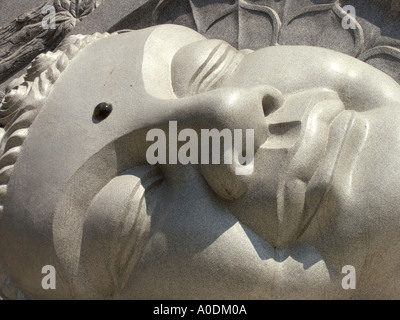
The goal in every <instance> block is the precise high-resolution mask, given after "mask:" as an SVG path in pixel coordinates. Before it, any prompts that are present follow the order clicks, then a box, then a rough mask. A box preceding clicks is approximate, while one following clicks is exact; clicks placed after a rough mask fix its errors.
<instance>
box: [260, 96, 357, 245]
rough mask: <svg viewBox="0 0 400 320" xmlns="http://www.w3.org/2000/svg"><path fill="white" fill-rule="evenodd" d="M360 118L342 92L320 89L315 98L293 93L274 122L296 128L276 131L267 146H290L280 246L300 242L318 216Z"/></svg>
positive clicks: (280, 194)
mask: <svg viewBox="0 0 400 320" xmlns="http://www.w3.org/2000/svg"><path fill="white" fill-rule="evenodd" d="M307 101H308V102H307ZM300 114H302V115H301V116H300ZM357 118H359V117H358V116H357V113H356V112H354V111H351V110H345V107H344V105H343V103H342V102H341V100H340V99H339V97H338V96H337V94H336V93H334V92H332V91H322V93H321V91H319V93H317V94H316V95H314V96H313V97H312V98H311V100H310V95H309V93H308V97H306V95H303V94H299V95H294V96H293V97H289V98H288V100H287V102H286V107H285V106H283V107H282V110H279V114H276V115H274V117H273V118H272V119H271V118H270V119H269V120H268V121H269V127H270V128H271V126H272V127H273V126H276V124H277V123H278V122H280V123H282V121H284V122H283V123H284V124H286V126H287V127H291V129H290V130H287V131H285V132H284V133H283V134H280V136H279V135H276V134H275V135H274V134H272V136H271V137H270V138H268V139H267V141H266V142H265V144H264V145H263V146H261V148H265V149H273V148H274V146H281V147H282V145H283V146H284V147H285V148H287V156H286V158H285V160H284V161H283V164H282V171H281V172H282V174H281V177H280V179H279V182H278V185H277V198H276V199H277V209H276V213H277V234H276V242H275V246H276V247H277V248H284V247H287V246H289V245H291V244H293V243H295V242H296V240H297V239H298V238H299V237H300V236H301V235H302V234H303V233H304V232H305V231H306V229H307V227H308V226H309V225H310V222H311V220H312V219H313V218H314V217H315V215H316V214H317V212H318V209H319V206H320V203H321V202H322V201H323V199H324V197H325V195H326V194H327V192H328V191H329V189H330V186H331V184H332V179H333V176H334V174H335V169H336V167H337V162H338V160H339V158H340V155H341V150H342V148H343V145H344V144H345V142H346V140H347V137H348V136H349V134H350V132H351V131H352V128H353V127H354V124H355V123H357V121H356V119H357ZM295 123H297V124H298V125H297V126H296V125H294V124H295ZM287 124H290V125H287ZM296 127H297V129H296ZM299 127H301V128H299ZM358 127H360V126H358ZM296 130H297V132H296ZM270 131H271V130H270ZM359 141H362V139H360V140H359ZM279 142H281V143H279ZM352 143H353V141H352ZM356 143H358V142H357V141H356ZM355 149H358V147H357V145H355ZM356 156H357V155H356V154H355V155H354V157H353V161H354V160H355V158H356Z"/></svg>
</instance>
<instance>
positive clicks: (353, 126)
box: [0, 25, 400, 299]
mask: <svg viewBox="0 0 400 320" xmlns="http://www.w3.org/2000/svg"><path fill="white" fill-rule="evenodd" d="M89 40H90V39H89ZM89 40H88V38H82V39H80V40H79V41H78V42H75V43H74V44H71V45H69V46H66V47H65V48H64V49H65V50H64V52H65V55H66V56H65V57H64V56H62V55H56V56H54V57H53V56H51V57H53V58H54V59H53V60H54V61H53V62H54V63H53V64H52V67H50V68H48V69H45V68H44V67H43V65H42V64H41V60H40V59H44V57H42V58H39V59H38V60H37V61H36V64H35V62H34V63H33V65H32V68H31V70H30V71H29V72H28V75H27V76H26V77H25V82H24V83H22V84H21V85H20V86H19V87H17V88H15V89H13V90H14V91H15V92H17V91H18V90H25V91H29V90H30V92H31V93H30V94H28V95H27V96H26V97H25V99H23V102H21V103H20V106H19V108H18V109H17V108H16V107H13V106H12V103H11V102H12V101H13V94H17V93H18V92H17V93H14V91H12V90H11V91H10V92H9V93H8V100H7V96H6V98H5V100H4V101H3V105H5V106H7V103H8V104H9V105H10V107H9V108H8V109H7V108H4V106H3V111H2V112H3V113H4V116H3V118H6V117H7V116H9V118H7V119H6V120H4V121H3V122H4V123H3V124H4V125H5V133H4V136H3V141H2V146H1V148H2V153H3V157H2V158H1V159H0V166H2V169H1V170H3V175H2V173H1V171H0V180H1V181H0V182H1V183H2V184H3V185H2V186H1V187H2V188H3V189H4V191H2V197H3V199H2V204H3V215H2V219H1V231H0V237H1V238H0V243H1V263H2V265H3V267H4V269H5V271H6V273H7V274H8V275H9V277H10V278H11V280H12V281H13V283H14V284H15V286H16V287H18V288H19V289H20V290H21V291H22V292H23V293H24V295H25V296H26V297H28V298H56V299H59V298H62V299H64V298H72V299H80V298H81V299H87V298H89V299H102V298H117V299H136V298H150V299H158V298H162V299H269V298H273V299H274V298H278V299H287V298H288V299H292V298H344V299H346V298H366V297H367V298H371V297H376V296H375V294H378V293H379V297H398V294H399V292H398V287H399V286H398V281H399V280H398V279H399V277H398V274H397V272H396V268H397V265H398V264H399V263H400V257H399V255H398V253H397V252H398V251H399V250H398V248H397V243H398V240H399V239H398V238H399V235H398V232H397V230H398V227H399V219H398V208H399V205H400V203H399V202H400V197H399V193H398V190H400V182H399V181H400V179H398V172H399V170H398V169H397V167H398V165H397V163H398V162H399V160H398V159H399V154H400V149H399V147H398V146H399V145H400V144H399V143H396V142H397V141H398V140H399V139H400V135H399V132H398V129H397V123H398V121H399V120H400V119H399V117H400V113H399V111H398V110H400V109H399V107H400V87H399V86H398V84H397V83H396V82H395V81H394V80H392V79H391V78H390V77H389V76H387V75H385V74H383V73H382V72H380V71H378V70H376V69H374V68H373V67H370V66H368V65H366V64H364V63H363V62H360V61H358V60H356V59H353V58H351V57H348V56H346V55H343V54H340V53H337V52H333V51H330V50H326V49H320V48H312V47H270V48H265V49H261V50H258V51H255V52H252V51H250V50H245V51H238V50H236V49H234V48H232V47H231V46H229V45H228V44H227V43H225V42H223V41H220V40H206V39H205V38H204V37H202V36H201V35H199V34H198V33H196V32H194V31H192V30H189V29H187V28H184V27H179V26H173V25H164V26H158V27H154V28H149V29H144V30H138V31H132V32H125V33H119V34H113V35H110V36H107V37H104V38H102V39H100V40H97V41H89ZM85 41H86V42H87V43H86V44H85ZM91 42H93V43H91ZM80 47H82V48H80ZM79 49H80V50H79ZM72 57H73V59H72ZM57 59H58V60H57ZM67 60H69V61H67ZM57 68H58V69H57ZM61 69H62V70H61ZM49 70H50V71H49ZM57 70H58V71H59V73H58V74H57V75H56V76H55V78H57V80H56V81H55V80H54V79H53V78H52V76H54V74H56V73H57ZM45 76H46V77H47V78H48V79H53V80H52V81H50V85H51V88H47V87H46V85H44V84H43V83H44V78H43V77H45ZM40 81H42V82H40ZM35 86H36V87H35ZM32 92H33V93H32ZM40 94H42V95H44V96H45V99H43V102H41V103H39V104H38V103H36V105H35V103H33V102H32V101H34V98H35V97H37V96H38V95H40ZM10 101H11V102H10ZM33 106H36V107H35V108H34V107H33ZM10 114H11V115H12V116H10ZM172 120H174V121H177V125H178V129H185V128H191V129H193V130H195V131H196V132H198V133H200V132H201V130H202V129H212V128H216V129H218V130H223V129H229V130H234V129H242V130H244V129H253V130H254V150H255V154H254V161H253V163H254V170H253V172H252V173H251V174H248V175H236V174H235V170H234V168H235V167H238V166H242V164H240V163H233V164H180V163H177V164H171V163H167V164H159V165H150V164H149V163H148V161H147V159H146V150H148V148H149V146H150V145H151V143H152V142H150V141H147V140H148V139H146V135H147V133H148V132H149V130H151V129H153V128H159V129H161V130H163V131H164V132H165V133H166V135H168V133H169V131H168V130H169V121H172ZM21 130H22V131H23V132H22V131H21ZM170 143H171V142H170ZM180 143H181V144H182V143H183V141H180ZM10 154H11V155H10ZM4 172H5V173H6V174H4ZM3 189H2V190H3ZM45 265H53V266H54V267H55V270H56V276H57V288H56V289H55V290H44V289H43V288H42V287H41V281H42V278H43V274H42V273H41V270H42V267H43V266H45ZM346 265H351V266H354V268H355V270H356V276H357V277H356V284H357V287H356V289H355V290H344V289H343V287H342V285H341V284H342V278H343V277H344V276H345V275H344V274H342V273H341V271H342V268H343V267H344V266H346ZM388 275H390V279H391V282H390V284H388V283H387V279H388ZM377 288H378V289H379V290H378V289H377ZM377 292H378V293H377Z"/></svg>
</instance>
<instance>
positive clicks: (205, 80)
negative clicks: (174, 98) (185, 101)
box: [187, 41, 244, 95]
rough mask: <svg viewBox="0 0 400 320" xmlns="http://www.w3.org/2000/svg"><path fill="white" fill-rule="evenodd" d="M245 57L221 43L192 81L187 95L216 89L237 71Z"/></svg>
mask: <svg viewBox="0 0 400 320" xmlns="http://www.w3.org/2000/svg"><path fill="white" fill-rule="evenodd" d="M243 57H244V54H243V53H241V52H239V51H238V50H236V49H235V48H233V47H232V46H230V45H229V44H228V43H226V42H224V41H221V42H220V43H219V44H218V45H217V46H216V47H215V48H214V49H213V50H212V51H211V52H210V54H209V55H208V57H207V59H206V60H205V61H204V62H203V64H202V65H201V66H200V67H199V68H198V69H197V71H196V72H195V74H194V75H193V76H192V78H191V79H190V81H189V84H188V87H187V94H188V95H195V94H198V93H202V92H206V91H209V90H211V89H214V88H215V87H217V85H218V83H221V82H222V81H223V79H225V78H226V77H228V76H229V75H230V74H231V73H233V72H234V71H235V69H236V67H237V65H238V64H239V62H240V61H241V60H242V58H243Z"/></svg>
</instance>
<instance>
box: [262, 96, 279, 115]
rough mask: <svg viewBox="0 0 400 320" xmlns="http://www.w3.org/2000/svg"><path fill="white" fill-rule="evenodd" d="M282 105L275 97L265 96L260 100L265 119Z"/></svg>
mask: <svg viewBox="0 0 400 320" xmlns="http://www.w3.org/2000/svg"><path fill="white" fill-rule="evenodd" d="M281 104H282V100H281V99H280V98H278V97H276V96H275V95H271V94H266V95H264V96H263V99H262V107H263V111H264V116H265V117H267V116H268V115H270V114H271V113H273V112H274V111H275V110H277V109H279V108H280V106H281Z"/></svg>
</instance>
